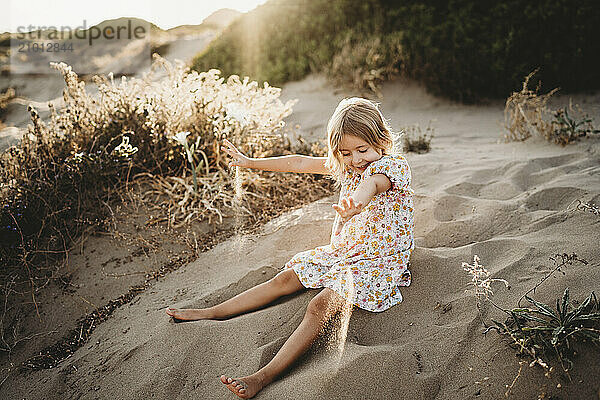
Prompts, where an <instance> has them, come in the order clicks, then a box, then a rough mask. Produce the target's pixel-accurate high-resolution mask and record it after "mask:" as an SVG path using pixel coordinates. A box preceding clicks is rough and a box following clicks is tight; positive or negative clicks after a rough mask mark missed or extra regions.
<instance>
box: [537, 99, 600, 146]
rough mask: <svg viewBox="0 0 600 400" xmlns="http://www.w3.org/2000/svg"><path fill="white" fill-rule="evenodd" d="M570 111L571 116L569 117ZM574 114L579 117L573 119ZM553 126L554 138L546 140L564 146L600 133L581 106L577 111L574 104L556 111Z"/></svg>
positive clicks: (570, 103) (577, 107)
mask: <svg viewBox="0 0 600 400" xmlns="http://www.w3.org/2000/svg"><path fill="white" fill-rule="evenodd" d="M569 111H570V112H571V115H569ZM574 114H577V115H576V116H575V117H573V115H574ZM578 118H580V119H578ZM552 126H553V130H552V133H551V134H552V136H551V137H549V138H548V137H547V138H546V139H548V140H553V141H554V142H555V143H557V144H560V145H563V146H564V145H567V144H569V143H571V142H574V141H576V140H578V139H579V138H582V137H585V136H587V135H589V134H596V133H600V130H598V129H595V128H594V126H593V125H592V119H591V118H590V117H589V116H588V115H587V114H584V113H583V111H582V110H581V108H580V107H579V106H576V109H575V108H574V107H573V104H572V102H569V107H565V108H559V109H557V110H556V111H554V119H553V120H552Z"/></svg>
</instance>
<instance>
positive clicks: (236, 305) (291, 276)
mask: <svg viewBox="0 0 600 400" xmlns="http://www.w3.org/2000/svg"><path fill="white" fill-rule="evenodd" d="M300 289H304V286H302V284H301V283H300V280H299V279H298V276H296V273H295V272H294V271H293V270H292V269H286V270H285V271H282V272H280V273H279V274H277V275H276V276H274V277H273V278H272V279H270V280H268V281H267V282H264V283H261V284H260V285H257V286H254V287H253V288H250V289H248V290H246V291H245V292H242V293H240V294H238V295H237V296H235V297H233V298H231V299H229V300H227V301H224V302H223V303H221V304H218V305H216V306H213V307H208V308H200V309H193V308H192V309H181V310H180V309H177V308H170V307H169V308H167V309H166V313H167V314H168V315H170V316H172V317H173V318H175V319H180V320H186V321H191V320H196V319H223V318H229V317H233V316H234V315H238V314H241V313H244V312H247V311H252V310H256V309H257V308H260V307H262V306H264V305H266V304H269V303H271V302H272V301H274V300H276V299H277V298H279V297H281V296H284V295H286V294H291V293H294V292H297V291H298V290H300Z"/></svg>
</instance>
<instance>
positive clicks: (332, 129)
mask: <svg viewBox="0 0 600 400" xmlns="http://www.w3.org/2000/svg"><path fill="white" fill-rule="evenodd" d="M344 135H353V136H357V137H359V138H361V139H362V140H364V141H365V142H367V143H368V144H369V145H371V146H373V147H374V148H375V149H377V150H382V151H383V154H384V155H386V154H392V153H393V152H395V151H394V136H393V133H392V131H391V129H390V126H389V125H388V123H387V121H386V120H385V118H383V115H382V114H381V111H379V107H378V106H377V104H376V103H374V102H372V101H370V100H367V99H363V98H360V97H351V98H346V99H343V100H342V101H340V104H338V106H337V108H336V109H335V111H334V112H333V115H332V116H331V118H330V119H329V122H328V123H327V140H328V143H329V150H328V152H327V160H326V161H325V167H327V169H329V170H330V171H331V174H332V176H333V177H334V178H335V180H336V184H337V186H339V185H340V184H341V181H342V179H343V176H344V171H345V168H346V167H345V166H344V162H343V157H342V155H341V153H340V150H339V146H340V142H341V141H342V137H343V136H344Z"/></svg>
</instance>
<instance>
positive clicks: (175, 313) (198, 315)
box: [165, 307, 212, 322]
mask: <svg viewBox="0 0 600 400" xmlns="http://www.w3.org/2000/svg"><path fill="white" fill-rule="evenodd" d="M165 312H166V313H167V314H168V315H170V316H171V317H173V319H174V320H175V322H178V321H195V320H198V319H212V314H211V313H210V312H209V311H208V310H207V309H203V308H200V309H198V308H189V309H181V310H180V309H178V308H172V307H168V308H167V309H166V310H165Z"/></svg>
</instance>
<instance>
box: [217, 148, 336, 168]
mask: <svg viewBox="0 0 600 400" xmlns="http://www.w3.org/2000/svg"><path fill="white" fill-rule="evenodd" d="M221 150H223V151H225V152H226V153H227V154H229V155H230V156H231V157H232V158H233V159H232V160H231V161H230V162H229V166H230V167H231V166H240V167H246V168H254V169H262V170H264V171H276V172H299V173H312V174H328V173H329V170H328V169H327V168H325V160H326V159H327V158H326V157H311V156H304V155H300V154H291V155H287V156H280V157H267V158H250V157H246V156H245V155H244V154H242V153H241V152H240V151H239V150H238V149H237V148H236V147H235V146H234V145H233V144H232V143H231V142H230V141H229V140H227V139H225V140H223V146H221Z"/></svg>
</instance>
